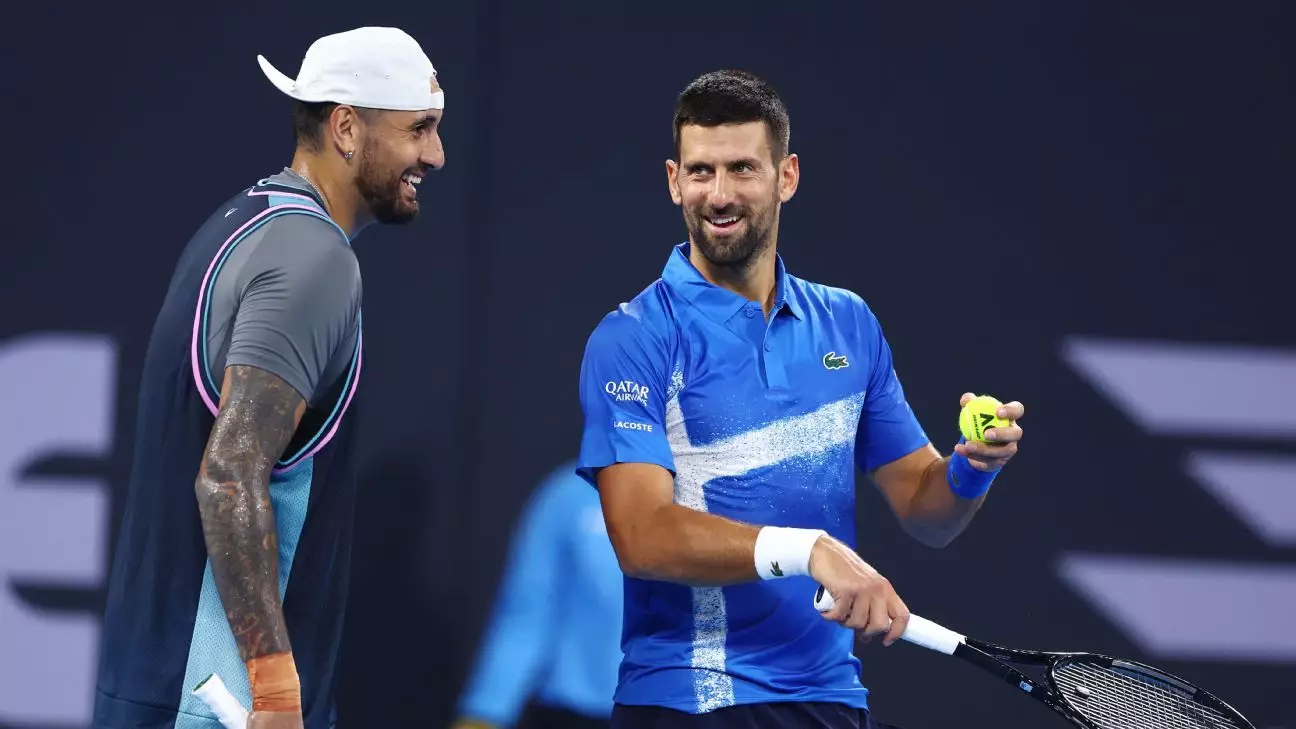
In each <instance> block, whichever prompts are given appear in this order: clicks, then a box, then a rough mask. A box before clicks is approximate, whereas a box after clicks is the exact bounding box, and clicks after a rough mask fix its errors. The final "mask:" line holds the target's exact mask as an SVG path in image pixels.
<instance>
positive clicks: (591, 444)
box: [577, 308, 675, 486]
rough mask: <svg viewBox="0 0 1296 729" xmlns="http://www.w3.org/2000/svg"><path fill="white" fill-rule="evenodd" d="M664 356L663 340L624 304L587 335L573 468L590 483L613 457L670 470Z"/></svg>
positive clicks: (613, 461) (614, 460) (666, 359)
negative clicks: (578, 440) (578, 441)
mask: <svg viewBox="0 0 1296 729" xmlns="http://www.w3.org/2000/svg"><path fill="white" fill-rule="evenodd" d="M669 359H670V353H669V351H668V348H667V346H666V343H665V342H663V341H662V340H661V339H660V338H659V337H657V336H656V335H654V334H653V333H651V332H650V331H649V330H648V329H647V328H646V327H645V326H644V325H643V323H642V322H641V321H640V320H639V319H637V318H635V317H633V316H631V315H629V314H628V313H626V311H625V309H624V308H622V309H619V310H617V311H615V312H613V313H611V314H609V315H608V316H607V317H605V318H604V319H603V321H602V322H600V323H599V325H598V327H596V328H595V330H594V333H593V334H591V335H590V338H589V341H588V343H587V344H586V347H585V356H584V359H583V360H582V362H581V370H580V402H581V411H582V413H583V416H584V428H583V431H582V434H581V448H580V457H579V463H578V466H577V473H579V474H580V475H581V477H582V478H584V479H585V480H586V481H587V482H589V483H590V484H591V485H595V486H596V485H597V483H598V482H597V481H596V478H597V475H598V471H599V469H602V468H604V467H607V466H611V465H613V464H616V463H655V464H657V465H659V466H661V467H662V468H665V469H666V470H667V471H670V472H671V474H672V475H674V473H675V459H674V458H673V456H672V455H671V449H670V444H669V443H668V442H667V440H666V389H667V386H668V384H669V382H670V372H669V365H668V362H669Z"/></svg>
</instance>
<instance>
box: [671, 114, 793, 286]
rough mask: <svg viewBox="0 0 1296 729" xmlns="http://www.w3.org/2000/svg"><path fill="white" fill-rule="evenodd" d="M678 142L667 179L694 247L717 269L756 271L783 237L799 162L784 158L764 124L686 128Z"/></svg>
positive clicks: (691, 126) (688, 125)
mask: <svg viewBox="0 0 1296 729" xmlns="http://www.w3.org/2000/svg"><path fill="white" fill-rule="evenodd" d="M678 139H679V161H678V162H673V161H671V162H667V177H668V180H669V184H670V189H671V197H672V199H674V201H675V203H676V204H677V205H679V206H680V207H681V208H682V210H683V213H684V224H685V226H686V227H687V228H688V232H689V241H690V242H691V243H692V244H693V245H694V246H695V247H696V248H697V250H698V252H699V253H701V254H702V255H703V256H704V257H705V258H706V259H707V261H709V262H710V263H712V264H714V265H716V266H726V267H731V268H743V267H746V266H749V265H750V264H751V263H752V262H753V261H755V260H756V259H757V258H759V256H760V254H761V253H763V252H764V251H766V250H768V249H769V248H770V247H771V246H773V245H774V241H775V239H776V238H777V237H778V219H779V209H780V206H781V205H782V203H784V202H786V201H787V200H788V199H790V198H791V197H792V193H793V192H795V189H796V183H797V177H798V172H797V171H798V162H797V158H796V155H788V156H786V157H783V158H782V159H776V157H775V155H774V153H773V150H772V149H771V147H770V135H769V133H768V129H767V127H766V125H765V124H764V123H763V122H759V121H755V122H743V123H736V124H719V125H715V126H700V125H696V124H686V125H683V126H682V127H681V128H680V131H679V138H678Z"/></svg>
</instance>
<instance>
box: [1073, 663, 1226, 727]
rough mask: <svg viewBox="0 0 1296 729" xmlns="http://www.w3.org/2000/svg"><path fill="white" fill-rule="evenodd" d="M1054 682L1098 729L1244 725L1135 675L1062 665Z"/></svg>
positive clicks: (1084, 665) (1166, 686) (1149, 678)
mask: <svg viewBox="0 0 1296 729" xmlns="http://www.w3.org/2000/svg"><path fill="white" fill-rule="evenodd" d="M1052 674H1053V680H1054V682H1055V684H1056V686H1057V689H1058V692H1059V693H1060V694H1061V695H1063V696H1064V697H1065V698H1066V702H1067V704H1069V705H1070V706H1071V707H1072V708H1074V709H1075V710H1076V711H1077V712H1079V713H1080V715H1081V716H1083V717H1084V718H1086V719H1088V720H1089V721H1090V722H1092V723H1093V724H1094V725H1095V726H1097V727H1099V729H1237V728H1239V727H1245V726H1246V725H1245V724H1243V723H1240V722H1238V721H1236V720H1235V719H1234V718H1233V717H1231V716H1229V715H1228V714H1226V713H1224V712H1222V711H1219V710H1217V709H1215V708H1213V707H1210V706H1206V705H1204V704H1201V703H1198V702H1197V701H1195V700H1194V699H1193V697H1192V696H1191V695H1189V694H1188V693H1186V692H1184V691H1182V690H1180V689H1177V688H1175V687H1174V686H1171V685H1169V684H1166V683H1165V682H1164V681H1160V680H1157V679H1156V678H1155V677H1153V676H1149V675H1146V674H1143V673H1140V672H1138V671H1133V670H1129V669H1126V668H1120V667H1117V666H1103V665H1096V664H1091V663H1083V662H1064V663H1062V664H1060V665H1058V666H1056V667H1055V668H1054V669H1053V671H1052Z"/></svg>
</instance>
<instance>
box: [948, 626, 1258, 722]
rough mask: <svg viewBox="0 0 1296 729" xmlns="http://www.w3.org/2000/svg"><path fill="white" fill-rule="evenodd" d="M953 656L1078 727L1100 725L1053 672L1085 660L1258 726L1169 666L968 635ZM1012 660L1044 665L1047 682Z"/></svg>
mask: <svg viewBox="0 0 1296 729" xmlns="http://www.w3.org/2000/svg"><path fill="white" fill-rule="evenodd" d="M953 655H955V656H958V657H959V658H962V659H963V660H965V661H968V662H969V663H972V664H975V665H977V666H979V667H980V668H982V669H984V670H986V671H988V672H989V673H991V674H994V675H996V676H999V677H1000V678H1001V679H1003V680H1004V681H1006V682H1008V683H1009V684H1012V685H1013V686H1015V687H1016V688H1018V689H1020V690H1021V691H1023V692H1024V693H1026V694H1029V695H1030V696H1031V697H1033V698H1034V699H1036V700H1037V701H1039V702H1040V703H1042V704H1044V705H1045V706H1047V707H1049V708H1050V709H1053V710H1054V711H1056V712H1057V713H1058V714H1060V715H1061V716H1062V717H1064V718H1065V719H1067V720H1068V721H1070V722H1071V723H1072V724H1073V725H1074V726H1076V727H1079V729H1096V728H1095V725H1094V724H1092V723H1090V722H1089V721H1088V720H1087V719H1085V718H1084V716H1083V715H1082V714H1080V712H1079V710H1078V709H1077V708H1076V707H1075V706H1074V705H1073V703H1072V702H1073V699H1072V698H1071V697H1069V696H1067V695H1066V692H1065V691H1063V690H1062V689H1061V688H1060V687H1059V686H1058V685H1057V681H1056V679H1055V678H1054V675H1053V672H1054V670H1055V669H1056V668H1057V667H1058V666H1060V665H1062V664H1064V663H1067V662H1069V661H1084V662H1085V663H1090V664H1096V665H1099V666H1102V667H1104V668H1128V669H1131V670H1135V671H1138V672H1140V673H1144V674H1147V675H1148V676H1149V677H1151V678H1154V679H1156V680H1158V681H1162V682H1164V683H1166V684H1169V685H1171V686H1174V687H1175V688H1177V689H1179V690H1182V691H1184V692H1186V693H1189V694H1191V695H1192V697H1193V699H1194V700H1195V701H1197V702H1198V703H1201V704H1203V705H1205V706H1208V707H1210V708H1212V709H1214V710H1216V711H1219V712H1221V713H1224V714H1227V715H1229V716H1230V717H1232V718H1233V719H1235V720H1236V721H1238V722H1240V723H1241V725H1242V726H1243V727H1245V728H1246V729H1255V726H1254V725H1253V724H1252V723H1251V722H1250V721H1249V720H1247V718H1246V717H1244V716H1242V713H1241V712H1239V711H1238V710H1237V709H1234V708H1233V707H1232V706H1230V705H1229V704H1228V703H1226V702H1225V701H1224V700H1223V699H1221V698H1219V697H1218V696H1216V695H1214V694H1212V693H1211V692H1209V691H1207V690H1205V689H1203V688H1201V687H1200V686H1197V685H1196V684H1194V683H1192V682H1191V681H1188V680H1187V679H1185V678H1182V677H1180V676H1176V675H1174V674H1173V673H1169V672H1167V671H1166V670H1165V669H1162V668H1157V667H1156V666H1150V665H1148V664H1146V663H1140V662H1138V661H1131V660H1129V659H1126V658H1113V657H1112V656H1107V655H1103V654H1101V653H1088V652H1065V651H1031V650H1021V649H1018V648H1008V647H1007V646H1002V645H999V644H997V643H990V642H988V641H984V640H979V639H977V638H971V637H968V636H964V637H963V640H962V642H960V643H959V644H958V645H957V646H956V647H955V648H954V653H953ZM1010 663H1017V664H1020V665H1033V666H1040V667H1043V668H1044V671H1045V676H1046V678H1045V680H1044V681H1043V682H1041V681H1038V680H1035V679H1033V678H1031V677H1030V676H1027V675H1026V674H1024V673H1022V672H1021V671H1018V670H1017V669H1016V668H1013V667H1012V665H1010ZM1081 700H1083V699H1081Z"/></svg>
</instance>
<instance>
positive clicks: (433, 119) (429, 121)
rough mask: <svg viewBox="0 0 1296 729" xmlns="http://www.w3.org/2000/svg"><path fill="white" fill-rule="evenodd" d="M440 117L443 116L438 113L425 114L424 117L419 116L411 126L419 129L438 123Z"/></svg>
mask: <svg viewBox="0 0 1296 729" xmlns="http://www.w3.org/2000/svg"><path fill="white" fill-rule="evenodd" d="M440 119H441V117H439V116H437V115H436V114H428V115H427V116H423V117H419V118H418V119H415V120H414V123H413V124H410V126H409V128H410V129H418V128H420V127H427V126H431V125H433V124H435V123H437V121H438V120H440Z"/></svg>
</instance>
